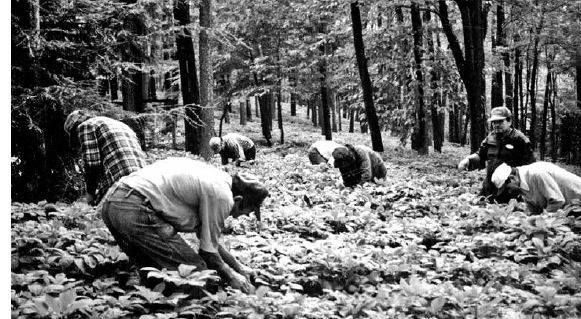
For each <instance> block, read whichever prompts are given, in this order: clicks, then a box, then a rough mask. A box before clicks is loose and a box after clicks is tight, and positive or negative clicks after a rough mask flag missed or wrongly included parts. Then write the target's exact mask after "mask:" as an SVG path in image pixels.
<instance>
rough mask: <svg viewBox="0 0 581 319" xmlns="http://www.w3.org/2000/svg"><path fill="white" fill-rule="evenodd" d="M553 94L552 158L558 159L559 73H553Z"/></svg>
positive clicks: (554, 160)
mask: <svg viewBox="0 0 581 319" xmlns="http://www.w3.org/2000/svg"><path fill="white" fill-rule="evenodd" d="M552 83H553V88H552V90H551V91H552V92H553V96H552V98H551V101H550V102H551V104H550V106H551V159H552V160H553V162H556V161H557V147H558V146H557V111H556V107H557V106H556V105H557V92H558V91H557V74H556V73H555V74H553V81H552Z"/></svg>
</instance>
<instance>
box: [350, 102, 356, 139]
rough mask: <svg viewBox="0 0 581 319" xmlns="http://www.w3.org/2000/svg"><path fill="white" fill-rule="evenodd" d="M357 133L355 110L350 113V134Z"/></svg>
mask: <svg viewBox="0 0 581 319" xmlns="http://www.w3.org/2000/svg"><path fill="white" fill-rule="evenodd" d="M354 132H355V109H354V108H351V110H350V111H349V133H354Z"/></svg>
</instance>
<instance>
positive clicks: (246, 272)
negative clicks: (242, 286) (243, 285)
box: [240, 265, 258, 280]
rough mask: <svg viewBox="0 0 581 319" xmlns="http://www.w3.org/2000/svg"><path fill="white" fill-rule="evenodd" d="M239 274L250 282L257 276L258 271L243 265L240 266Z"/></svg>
mask: <svg viewBox="0 0 581 319" xmlns="http://www.w3.org/2000/svg"><path fill="white" fill-rule="evenodd" d="M240 270H241V271H240V274H242V275H243V276H244V277H246V278H247V279H248V280H252V279H253V278H256V275H257V274H258V270H257V269H254V268H251V267H248V266H244V265H240Z"/></svg>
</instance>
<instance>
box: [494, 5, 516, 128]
mask: <svg viewBox="0 0 581 319" xmlns="http://www.w3.org/2000/svg"><path fill="white" fill-rule="evenodd" d="M496 16H497V19H498V21H497V24H496V25H497V27H496V28H497V36H498V43H497V44H498V45H499V46H501V47H503V48H504V49H505V50H504V52H503V53H502V61H503V64H504V100H505V101H504V104H505V106H506V107H507V108H508V109H509V110H513V106H512V74H511V72H510V53H509V52H508V50H506V49H507V46H508V45H507V38H506V30H505V28H504V25H505V14H504V0H501V1H500V3H499V4H498V7H497V13H496ZM513 113H514V112H513ZM514 123H515V121H514V116H513V125H514Z"/></svg>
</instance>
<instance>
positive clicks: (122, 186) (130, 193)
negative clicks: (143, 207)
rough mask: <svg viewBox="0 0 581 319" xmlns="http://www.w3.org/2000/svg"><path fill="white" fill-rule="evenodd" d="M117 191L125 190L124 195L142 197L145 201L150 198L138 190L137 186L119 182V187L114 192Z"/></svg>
mask: <svg viewBox="0 0 581 319" xmlns="http://www.w3.org/2000/svg"><path fill="white" fill-rule="evenodd" d="M117 191H125V192H126V193H125V194H123V196H124V197H126V198H127V197H129V196H136V197H138V198H139V199H142V200H144V201H146V200H148V199H147V197H146V196H145V195H143V194H141V193H140V192H139V191H138V190H136V189H135V188H133V187H131V186H129V185H126V184H123V183H118V184H117V188H116V189H115V191H113V193H115V192H117Z"/></svg>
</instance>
